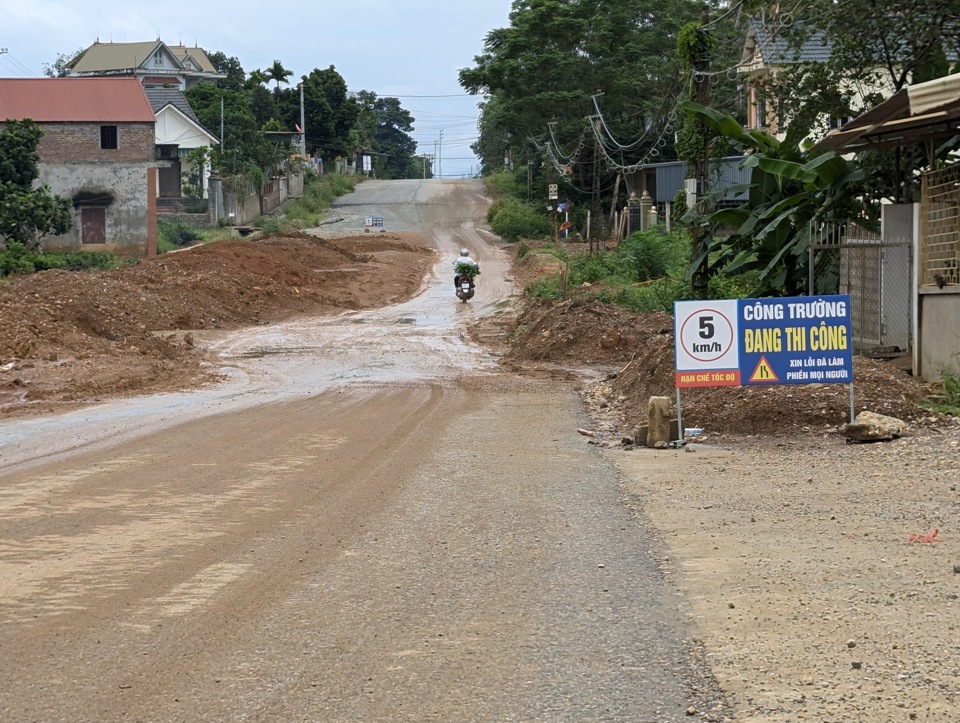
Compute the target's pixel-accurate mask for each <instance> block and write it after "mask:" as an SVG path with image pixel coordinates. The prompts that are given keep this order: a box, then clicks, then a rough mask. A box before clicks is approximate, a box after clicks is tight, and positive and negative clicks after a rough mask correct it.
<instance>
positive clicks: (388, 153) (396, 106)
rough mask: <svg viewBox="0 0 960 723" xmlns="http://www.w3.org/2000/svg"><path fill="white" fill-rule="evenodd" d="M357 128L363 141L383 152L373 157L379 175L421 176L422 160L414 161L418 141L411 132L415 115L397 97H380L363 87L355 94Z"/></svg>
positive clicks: (375, 149)
mask: <svg viewBox="0 0 960 723" xmlns="http://www.w3.org/2000/svg"><path fill="white" fill-rule="evenodd" d="M356 103H357V109H358V117H357V123H356V126H357V129H358V130H359V131H360V134H359V139H360V140H362V143H361V145H362V146H364V147H366V148H368V149H370V150H373V151H376V152H377V153H383V154H385V156H383V157H381V158H378V159H375V160H374V169H375V170H376V172H377V176H378V177H380V178H420V177H421V176H420V175H416V174H418V173H419V174H422V173H423V165H422V162H421V163H413V162H412V161H413V158H414V155H415V154H416V152H417V142H416V141H415V140H414V139H413V137H412V136H411V135H410V132H411V131H412V130H413V123H414V118H413V116H411V115H410V112H409V111H407V110H405V109H404V108H403V107H402V106H401V105H400V100H399V99H398V98H378V97H377V94H376V93H372V92H370V91H366V90H361V91H360V92H359V93H357V95H356Z"/></svg>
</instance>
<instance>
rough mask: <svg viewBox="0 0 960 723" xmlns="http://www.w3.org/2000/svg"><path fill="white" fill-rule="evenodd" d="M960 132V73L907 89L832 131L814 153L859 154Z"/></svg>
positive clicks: (948, 136)
mask: <svg viewBox="0 0 960 723" xmlns="http://www.w3.org/2000/svg"><path fill="white" fill-rule="evenodd" d="M957 135H960V73H957V74H955V75H948V76H946V77H945V78H937V79H936V80H931V81H928V82H926V83H918V84H917V85H911V86H908V87H906V88H903V89H901V90H899V91H897V92H896V93H894V94H893V95H892V96H890V97H889V98H887V99H886V100H885V101H883V102H882V103H880V104H879V105H878V106H877V107H875V108H873V109H871V110H869V111H867V112H866V113H864V114H863V115H861V116H859V117H857V118H854V119H853V120H852V121H850V122H849V123H847V124H846V125H845V126H843V127H842V128H840V129H838V130H835V131H831V132H830V133H828V134H827V135H826V136H824V138H823V139H821V140H820V142H819V143H817V144H816V145H815V146H814V147H813V148H812V149H811V153H814V154H816V153H818V152H822V151H836V152H837V153H855V152H857V151H864V150H875V149H881V148H894V147H896V146H908V145H915V144H919V143H924V142H926V141H934V140H941V139H944V138H951V137H953V136H957Z"/></svg>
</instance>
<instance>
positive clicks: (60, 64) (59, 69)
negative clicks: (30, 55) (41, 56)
mask: <svg viewBox="0 0 960 723" xmlns="http://www.w3.org/2000/svg"><path fill="white" fill-rule="evenodd" d="M82 52H83V48H77V49H76V50H75V51H74V52H73V53H71V54H69V55H64V54H63V53H57V59H56V60H55V61H53V62H52V63H44V64H43V74H44V75H45V76H47V77H48V78H66V77H67V63H69V62H70V61H71V60H73V59H74V58H76V57H77V56H78V55H80V53H82Z"/></svg>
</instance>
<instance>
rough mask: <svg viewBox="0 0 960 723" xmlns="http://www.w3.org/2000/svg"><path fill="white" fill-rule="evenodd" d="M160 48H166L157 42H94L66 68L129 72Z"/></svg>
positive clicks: (89, 71)
mask: <svg viewBox="0 0 960 723" xmlns="http://www.w3.org/2000/svg"><path fill="white" fill-rule="evenodd" d="M160 47H166V46H164V44H163V43H162V42H161V41H159V40H152V41H150V42H147V43H101V42H96V43H94V44H93V45H91V46H90V47H89V48H87V49H86V50H84V51H83V52H82V53H81V54H80V55H78V56H77V57H76V58H74V59H73V60H71V61H70V62H69V63H68V64H67V67H68V68H69V69H70V70H71V71H72V72H74V73H102V72H106V71H109V70H130V69H131V68H139V67H140V66H141V65H143V63H144V61H146V60H147V59H148V58H152V57H153V54H154V52H156V50H157V49H158V48H160ZM168 52H169V56H170V58H171V60H172V61H173V62H174V63H178V64H179V60H178V59H177V58H176V57H175V56H174V54H173V53H172V52H170V51H169V50H168Z"/></svg>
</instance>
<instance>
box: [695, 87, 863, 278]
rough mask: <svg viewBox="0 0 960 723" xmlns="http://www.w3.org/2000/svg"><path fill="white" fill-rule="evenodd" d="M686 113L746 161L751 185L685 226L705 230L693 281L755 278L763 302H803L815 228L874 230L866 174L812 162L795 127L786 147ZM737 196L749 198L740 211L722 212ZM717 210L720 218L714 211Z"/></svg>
mask: <svg viewBox="0 0 960 723" xmlns="http://www.w3.org/2000/svg"><path fill="white" fill-rule="evenodd" d="M681 106H682V107H683V108H684V110H686V111H687V112H688V113H690V114H691V115H692V116H694V117H695V118H696V119H698V120H700V121H702V122H703V123H704V124H706V125H707V126H708V127H709V128H711V129H712V130H713V131H714V132H716V133H717V134H718V135H720V136H722V137H724V138H725V139H726V140H728V141H729V142H730V144H731V145H732V146H733V147H734V148H736V149H737V150H738V151H739V152H740V153H742V154H743V155H744V161H743V165H744V167H747V168H750V169H751V177H750V182H749V183H748V184H743V185H741V186H734V187H731V188H725V189H723V190H722V191H718V192H717V193H716V194H713V195H711V196H708V197H707V199H706V204H707V206H708V211H707V212H706V213H703V212H701V211H700V210H699V209H691V210H690V211H689V212H688V213H687V216H686V217H685V220H687V221H690V222H692V223H694V224H696V225H698V226H699V227H700V230H701V232H702V237H703V243H702V245H701V246H700V247H699V248H698V249H696V252H697V255H696V256H695V257H694V258H693V259H692V262H691V266H690V270H689V272H688V278H689V277H691V276H692V275H693V274H694V273H697V272H698V271H700V270H701V269H703V267H704V264H705V263H706V266H707V274H708V276H716V275H718V274H726V275H740V274H745V273H751V274H754V275H755V277H756V279H757V285H756V288H755V290H754V294H755V295H757V296H795V295H797V294H800V293H802V292H803V291H805V290H806V287H807V270H808V263H807V250H808V248H809V232H810V230H811V227H812V226H818V225H821V224H830V223H842V222H846V221H848V220H856V221H859V222H861V223H863V224H864V225H870V224H871V223H872V222H871V219H870V218H869V209H868V207H866V206H865V205H864V203H863V201H862V199H861V197H860V192H861V188H862V182H863V178H864V173H863V171H862V169H860V168H858V166H857V164H856V163H855V162H851V161H846V160H844V159H843V158H841V157H839V156H837V155H836V154H834V153H833V152H828V153H822V154H820V155H817V156H816V157H813V158H808V157H807V156H806V155H805V153H804V151H803V149H802V147H801V141H802V140H803V138H804V137H805V136H806V129H805V128H802V127H801V126H800V125H798V124H791V125H790V127H789V129H788V131H787V134H786V138H784V140H783V141H780V140H778V139H777V138H776V137H774V136H772V135H770V134H769V133H766V132H764V131H759V130H746V129H744V128H743V127H742V126H741V125H740V124H739V123H738V122H737V120H736V119H735V118H733V117H732V116H731V115H729V114H727V113H721V112H720V111H717V110H714V109H712V108H707V107H705V106H702V105H699V104H697V103H693V102H690V101H684V102H683V103H682V104H681ZM731 192H734V193H736V192H746V193H747V199H746V201H744V202H743V203H742V204H741V205H740V206H738V207H736V208H716V205H715V204H716V202H717V201H718V200H719V199H720V198H722V197H723V195H725V194H727V193H731ZM711 206H712V210H711V208H710V207H711Z"/></svg>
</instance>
